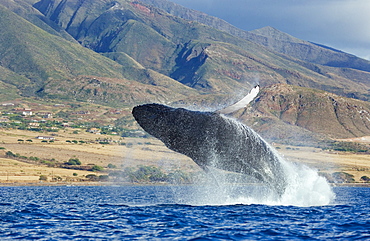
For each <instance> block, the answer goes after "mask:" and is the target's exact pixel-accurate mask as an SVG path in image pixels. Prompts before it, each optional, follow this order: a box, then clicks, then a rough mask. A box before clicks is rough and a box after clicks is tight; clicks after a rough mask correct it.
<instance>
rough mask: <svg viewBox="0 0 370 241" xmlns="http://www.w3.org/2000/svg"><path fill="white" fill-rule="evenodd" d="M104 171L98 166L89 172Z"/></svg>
mask: <svg viewBox="0 0 370 241" xmlns="http://www.w3.org/2000/svg"><path fill="white" fill-rule="evenodd" d="M103 170H104V168H103V167H101V166H98V165H94V166H93V167H92V168H91V171H93V172H101V171H103Z"/></svg>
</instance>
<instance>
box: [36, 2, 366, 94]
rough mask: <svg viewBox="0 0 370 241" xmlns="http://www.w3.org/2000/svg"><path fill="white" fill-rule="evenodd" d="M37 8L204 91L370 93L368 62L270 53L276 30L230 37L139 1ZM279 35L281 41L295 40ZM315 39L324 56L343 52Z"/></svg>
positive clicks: (94, 42)
mask: <svg viewBox="0 0 370 241" xmlns="http://www.w3.org/2000/svg"><path fill="white" fill-rule="evenodd" d="M155 2H157V1H155ZM34 6H35V7H36V8H37V9H38V10H40V12H41V13H43V14H44V15H45V16H46V17H47V18H48V19H50V20H52V21H53V22H54V23H56V24H57V25H59V26H61V27H62V28H64V29H65V30H66V31H67V32H68V33H69V34H71V35H72V36H73V37H74V38H75V39H76V40H77V41H78V42H79V43H81V44H82V45H83V46H85V47H87V48H90V49H92V50H94V51H96V52H99V53H103V54H104V55H105V56H112V54H117V53H125V54H127V55H129V56H130V57H132V58H133V59H135V60H136V61H137V62H139V63H140V64H141V65H142V66H144V67H145V68H148V69H152V70H154V71H157V72H159V73H161V74H164V75H166V76H169V77H171V78H172V79H175V80H177V81H178V82H180V83H182V84H185V85H187V86H189V87H191V88H194V89H196V90H198V91H201V92H205V93H224V94H230V93H233V94H234V93H240V92H242V93H246V92H247V91H248V89H250V88H251V87H253V85H255V84H256V83H257V82H259V83H260V84H261V85H262V86H267V85H270V84H273V83H285V84H293V85H299V86H304V87H310V88H318V89H323V90H326V91H331V92H334V93H336V94H339V95H343V96H347V97H355V98H360V99H363V100H368V99H369V91H368V90H369V89H370V83H369V81H368V80H369V79H370V72H368V71H366V68H365V67H364V68H362V69H361V70H358V69H354V68H338V67H332V66H329V65H322V64H318V63H315V62H308V61H305V60H300V59H297V58H296V57H297V56H290V55H288V54H287V53H281V52H277V51H275V50H273V51H271V49H270V48H269V47H268V46H271V45H272V44H271V41H270V42H268V43H269V44H267V45H268V46H263V45H264V44H263V41H262V40H261V39H267V37H266V36H267V35H268V34H267V33H266V32H268V31H267V30H269V29H270V28H267V30H265V31H260V32H258V33H252V32H245V31H242V30H240V31H239V32H240V33H243V34H244V35H242V34H240V36H241V37H239V36H238V35H237V33H236V31H234V32H233V33H234V34H235V35H231V34H229V33H227V32H225V31H221V30H217V29H215V28H213V27H209V26H206V25H204V24H200V23H198V22H195V21H188V20H185V19H182V18H179V17H176V16H174V15H172V14H168V13H166V12H165V11H163V10H160V9H158V8H156V7H153V6H152V5H146V4H144V3H142V2H139V1H128V0H120V1H115V2H110V1H102V0H100V1H84V2H80V1H76V0H68V1H62V0H52V1H46V0H42V1H40V2H38V3H36V4H35V5H34ZM178 12H181V11H178ZM192 13H193V12H192ZM193 15H194V16H198V15H199V14H198V15H196V13H195V14H193ZM193 15H190V16H193ZM201 16H204V14H201ZM195 19H197V20H199V19H202V17H198V18H195ZM205 19H208V18H205ZM212 19H213V20H214V21H211V22H212V23H213V25H217V24H218V22H217V21H216V20H215V18H212ZM204 22H207V21H204ZM221 22H222V23H223V25H222V26H227V24H226V23H225V22H224V21H221ZM234 28H235V27H234ZM234 28H233V29H234ZM234 30H235V29H234ZM279 34H280V33H279ZM270 35H272V36H273V34H270ZM236 36H237V37H236ZM279 36H280V35H279ZM279 36H277V38H276V41H282V40H284V39H289V38H288V37H286V36H285V37H282V36H280V37H279ZM269 39H274V38H273V37H271V38H269ZM290 39H293V38H290ZM301 42H302V41H301ZM291 43H292V45H293V42H291ZM309 44H310V45H312V46H315V47H317V48H319V49H320V51H324V50H325V53H326V54H327V53H329V52H330V53H332V52H334V53H340V52H336V51H332V50H330V49H327V48H323V47H320V46H318V45H313V44H311V43H309ZM265 45H266V44H265ZM294 51H295V50H292V52H294ZM297 51H298V52H299V53H302V51H301V49H297ZM326 54H325V55H326ZM343 54H345V53H343ZM297 55H298V54H297ZM301 55H304V54H301ZM345 55H348V54H345ZM328 58H330V56H329V55H328ZM311 59H312V58H311ZM336 59H338V58H336ZM363 61H365V60H363ZM365 62H366V61H365ZM366 63H367V65H368V66H370V62H368V61H367V62H366ZM241 95H242V94H240V95H238V96H237V97H240V96H241Z"/></svg>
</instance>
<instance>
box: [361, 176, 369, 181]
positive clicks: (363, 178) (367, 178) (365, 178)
mask: <svg viewBox="0 0 370 241" xmlns="http://www.w3.org/2000/svg"><path fill="white" fill-rule="evenodd" d="M360 181H364V182H370V177H368V176H362V177H361V178H360Z"/></svg>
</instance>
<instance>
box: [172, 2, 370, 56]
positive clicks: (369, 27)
mask: <svg viewBox="0 0 370 241" xmlns="http://www.w3.org/2000/svg"><path fill="white" fill-rule="evenodd" d="M170 1H172V2H175V3H177V4H180V5H182V6H185V7H187V8H191V9H194V10H198V11H202V12H204V13H206V14H209V15H212V16H215V17H218V18H221V19H223V20H225V21H227V22H229V23H231V24H232V25H234V26H236V27H238V28H240V29H243V30H247V31H249V30H254V29H258V28H262V27H265V26H271V27H274V28H276V29H278V30H280V31H283V32H285V33H288V34H290V35H292V36H294V37H297V38H300V39H302V40H306V41H310V42H314V43H318V44H323V45H326V46H329V47H332V48H335V49H339V50H342V51H344V52H347V53H351V54H354V55H356V56H358V57H361V58H365V59H367V60H370V0H170Z"/></svg>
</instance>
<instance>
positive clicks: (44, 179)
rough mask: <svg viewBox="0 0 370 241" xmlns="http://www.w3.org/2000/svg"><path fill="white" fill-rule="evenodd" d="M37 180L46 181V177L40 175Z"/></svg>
mask: <svg viewBox="0 0 370 241" xmlns="http://www.w3.org/2000/svg"><path fill="white" fill-rule="evenodd" d="M39 180H40V181H47V180H48V177H47V176H46V175H40V178H39Z"/></svg>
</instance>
